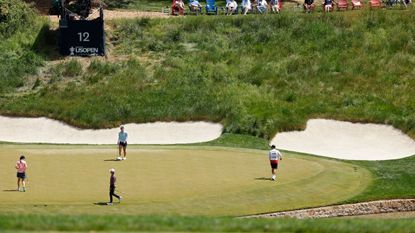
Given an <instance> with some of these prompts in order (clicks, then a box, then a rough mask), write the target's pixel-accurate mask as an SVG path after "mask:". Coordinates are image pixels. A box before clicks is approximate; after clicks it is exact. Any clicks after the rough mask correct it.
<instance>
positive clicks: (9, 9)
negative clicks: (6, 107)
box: [0, 0, 43, 105]
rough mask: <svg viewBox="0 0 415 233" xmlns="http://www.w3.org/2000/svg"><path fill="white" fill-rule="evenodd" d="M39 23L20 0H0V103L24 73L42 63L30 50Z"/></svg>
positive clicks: (36, 17) (19, 84)
mask: <svg viewBox="0 0 415 233" xmlns="http://www.w3.org/2000/svg"><path fill="white" fill-rule="evenodd" d="M42 22H43V21H42V20H40V18H39V17H38V16H37V15H36V14H35V11H34V10H33V9H31V8H29V7H28V6H27V5H26V4H25V3H24V2H22V1H21V0H0V51H1V52H0V102H1V99H2V97H3V96H2V95H3V94H5V93H7V92H13V91H14V89H15V88H18V87H21V86H23V85H24V83H25V79H24V77H25V75H27V74H32V73H35V72H36V71H37V68H38V66H39V65H41V64H42V59H41V58H40V57H39V56H38V55H37V54H36V52H35V51H33V50H32V45H33V42H34V40H35V38H36V36H37V33H36V32H37V31H38V30H39V29H40V27H41V24H42ZM33 32H35V33H33ZM0 105H1V104H0Z"/></svg>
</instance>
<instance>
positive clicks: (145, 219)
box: [0, 214, 415, 233]
mask: <svg viewBox="0 0 415 233" xmlns="http://www.w3.org/2000/svg"><path fill="white" fill-rule="evenodd" d="M414 227H415V224H414V221H413V219H317V220H296V219H234V218H206V217H179V216H163V217H162V216H90V215H68V216H66V215H60V216H57V215H53V214H51V215H1V216H0V229H2V230H6V231H7V230H23V231H94V232H106V231H117V232H127V231H129V232H131V231H149V232H156V231H157V232H161V231H163V232H164V231H169V232H170V231H180V232H319V233H320V232H334V231H335V232H356V231H358V232H368V233H369V232H376V233H381V232H402V233H404V232H413V229H414Z"/></svg>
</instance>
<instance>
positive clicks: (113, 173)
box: [108, 168, 122, 205]
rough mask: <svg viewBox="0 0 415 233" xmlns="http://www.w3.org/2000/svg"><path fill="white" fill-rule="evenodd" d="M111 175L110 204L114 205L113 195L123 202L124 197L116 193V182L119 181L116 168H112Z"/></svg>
mask: <svg viewBox="0 0 415 233" xmlns="http://www.w3.org/2000/svg"><path fill="white" fill-rule="evenodd" d="M110 173H111V177H110V202H109V203H108V205H112V196H114V197H116V198H118V200H119V202H120V203H121V200H122V197H121V196H119V195H117V194H115V183H116V182H117V177H115V169H114V168H112V169H110Z"/></svg>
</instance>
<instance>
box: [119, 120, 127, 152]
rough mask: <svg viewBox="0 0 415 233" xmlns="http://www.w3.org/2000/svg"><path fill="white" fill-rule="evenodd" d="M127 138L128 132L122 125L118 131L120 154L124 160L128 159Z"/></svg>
mask: <svg viewBox="0 0 415 233" xmlns="http://www.w3.org/2000/svg"><path fill="white" fill-rule="evenodd" d="M127 138H128V134H127V132H125V131H124V126H123V125H121V126H120V132H119V133H118V142H117V144H118V156H119V157H120V158H121V159H122V160H126V159H127ZM121 150H122V151H123V154H124V158H123V157H121Z"/></svg>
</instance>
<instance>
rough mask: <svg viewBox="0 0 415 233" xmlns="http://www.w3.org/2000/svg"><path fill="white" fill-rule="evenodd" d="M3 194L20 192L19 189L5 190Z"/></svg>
mask: <svg viewBox="0 0 415 233" xmlns="http://www.w3.org/2000/svg"><path fill="white" fill-rule="evenodd" d="M3 192H19V190H17V189H5V190H3Z"/></svg>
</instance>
